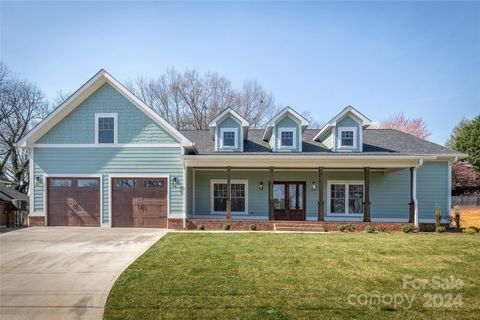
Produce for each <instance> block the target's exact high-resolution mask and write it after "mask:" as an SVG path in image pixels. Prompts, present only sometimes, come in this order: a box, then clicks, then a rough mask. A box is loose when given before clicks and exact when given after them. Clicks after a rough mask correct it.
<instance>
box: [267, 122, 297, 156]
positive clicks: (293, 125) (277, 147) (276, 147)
mask: <svg viewBox="0 0 480 320" xmlns="http://www.w3.org/2000/svg"><path fill="white" fill-rule="evenodd" d="M283 128H294V130H295V148H281V147H280V129H283ZM274 130H275V135H272V137H271V138H270V139H273V138H275V140H274V141H273V146H274V151H278V152H299V151H300V142H299V138H300V135H301V130H300V125H299V124H298V123H297V122H296V121H295V120H293V119H292V118H291V117H290V116H288V115H287V116H285V117H284V118H283V119H282V120H280V121H279V122H277V123H276V125H275V128H274ZM300 141H301V140H300ZM271 145H272V144H271Z"/></svg>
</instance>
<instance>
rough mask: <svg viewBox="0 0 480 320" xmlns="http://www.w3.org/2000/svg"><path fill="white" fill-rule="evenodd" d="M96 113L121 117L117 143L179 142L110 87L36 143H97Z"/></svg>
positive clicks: (95, 95) (90, 99)
mask: <svg viewBox="0 0 480 320" xmlns="http://www.w3.org/2000/svg"><path fill="white" fill-rule="evenodd" d="M95 113H117V114H118V119H117V121H118V143H178V141H176V140H175V139H174V138H173V137H172V136H171V135H169V134H168V133H167V132H165V131H164V130H163V129H162V128H161V127H160V126H158V125H157V124H156V123H155V122H153V121H152V119H150V118H149V117H148V116H147V115H146V114H145V113H144V112H142V111H141V110H140V109H138V108H137V107H136V106H134V105H133V104H132V103H131V102H130V101H129V100H128V99H127V98H125V97H124V96H123V95H122V94H121V93H119V92H118V91H117V90H116V89H115V88H113V87H112V86H111V85H109V84H104V85H103V86H101V87H100V88H99V89H98V90H97V91H95V92H94V93H93V94H92V95H90V96H89V97H88V98H87V99H85V101H83V102H82V103H81V104H80V105H79V106H78V107H77V108H75V110H73V111H72V112H71V113H70V114H69V115H67V116H66V117H65V118H64V119H63V120H62V121H60V122H59V123H58V124H57V125H56V126H55V127H53V128H52V129H51V130H50V131H49V132H47V133H46V134H45V135H44V136H43V137H41V138H40V139H39V140H38V141H37V143H42V144H51V143H55V144H87V143H95Z"/></svg>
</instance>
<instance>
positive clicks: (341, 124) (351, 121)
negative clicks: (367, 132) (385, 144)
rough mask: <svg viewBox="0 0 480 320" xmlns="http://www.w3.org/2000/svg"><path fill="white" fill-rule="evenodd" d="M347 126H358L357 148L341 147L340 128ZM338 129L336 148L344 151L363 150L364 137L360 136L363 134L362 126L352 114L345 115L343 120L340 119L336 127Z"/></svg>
mask: <svg viewBox="0 0 480 320" xmlns="http://www.w3.org/2000/svg"><path fill="white" fill-rule="evenodd" d="M345 127H355V128H357V139H356V144H357V147H356V148H340V145H341V135H340V129H342V128H345ZM335 130H336V132H335V133H336V141H335V148H336V150H337V151H342V152H349V151H352V152H358V151H361V150H362V148H361V141H362V139H361V138H360V135H361V134H362V128H361V125H360V124H359V123H358V122H357V121H355V120H354V119H353V118H352V117H350V116H345V118H343V119H342V120H340V121H339V122H338V123H337V126H336V127H335Z"/></svg>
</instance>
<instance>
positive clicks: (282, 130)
mask: <svg viewBox="0 0 480 320" xmlns="http://www.w3.org/2000/svg"><path fill="white" fill-rule="evenodd" d="M283 132H292V133H293V145H292V146H283V145H282V133H283ZM277 146H278V147H277V148H278V149H296V148H297V130H296V128H278V142H277Z"/></svg>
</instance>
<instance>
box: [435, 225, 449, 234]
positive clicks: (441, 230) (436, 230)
mask: <svg viewBox="0 0 480 320" xmlns="http://www.w3.org/2000/svg"><path fill="white" fill-rule="evenodd" d="M446 231H447V228H445V227H444V226H438V227H435V232H438V233H442V232H446Z"/></svg>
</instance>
